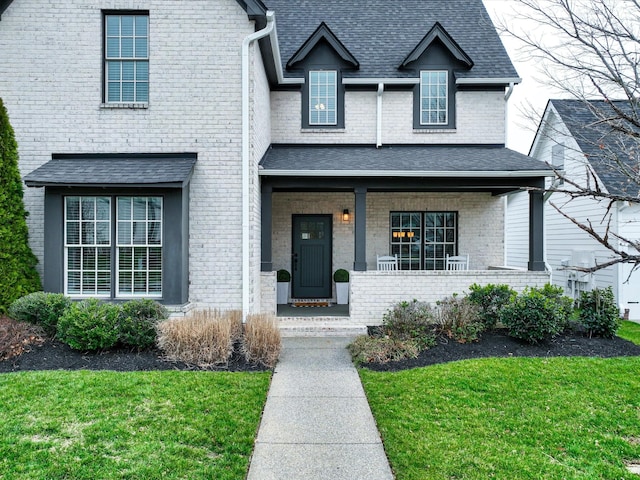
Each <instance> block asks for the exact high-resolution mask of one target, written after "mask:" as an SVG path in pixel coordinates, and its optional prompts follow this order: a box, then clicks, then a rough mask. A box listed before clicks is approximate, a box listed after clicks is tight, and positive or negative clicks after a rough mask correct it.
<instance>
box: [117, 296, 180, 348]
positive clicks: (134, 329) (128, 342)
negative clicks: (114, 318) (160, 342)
mask: <svg viewBox="0 0 640 480" xmlns="http://www.w3.org/2000/svg"><path fill="white" fill-rule="evenodd" d="M167 318H169V312H168V311H167V309H166V308H165V307H164V306H162V305H160V304H159V303H158V302H155V301H153V300H150V299H144V300H129V301H128V302H125V303H123V304H122V311H121V315H120V320H119V322H118V340H119V342H120V343H121V344H122V345H125V346H129V347H138V348H149V347H151V346H153V345H154V344H155V342H156V335H157V332H156V326H157V324H158V322H159V321H161V320H166V319H167Z"/></svg>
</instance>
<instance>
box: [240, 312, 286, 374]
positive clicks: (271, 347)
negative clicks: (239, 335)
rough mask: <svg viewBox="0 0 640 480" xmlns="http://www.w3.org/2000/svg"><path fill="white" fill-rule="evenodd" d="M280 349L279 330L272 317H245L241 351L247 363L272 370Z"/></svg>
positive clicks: (266, 315)
mask: <svg viewBox="0 0 640 480" xmlns="http://www.w3.org/2000/svg"><path fill="white" fill-rule="evenodd" d="M281 348H282V339H281V337H280V330H279V329H278V325H277V324H276V319H275V317H274V316H273V315H268V314H255V315H247V323H246V324H245V326H244V340H243V343H242V351H243V353H244V356H245V358H246V360H247V361H248V362H251V363H255V364H262V365H264V366H265V367H269V368H273V367H275V365H276V363H277V362H278V356H279V355H280V350H281Z"/></svg>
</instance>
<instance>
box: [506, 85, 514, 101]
mask: <svg viewBox="0 0 640 480" xmlns="http://www.w3.org/2000/svg"><path fill="white" fill-rule="evenodd" d="M515 85H516V84H515V83H514V82H511V83H509V90H507V93H506V94H505V96H504V101H505V102H508V101H509V97H510V96H511V94H512V93H513V87H515Z"/></svg>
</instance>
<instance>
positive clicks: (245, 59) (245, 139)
mask: <svg viewBox="0 0 640 480" xmlns="http://www.w3.org/2000/svg"><path fill="white" fill-rule="evenodd" d="M266 17H267V25H266V26H265V27H264V28H263V29H262V30H258V31H257V32H254V33H252V34H250V35H248V36H246V37H245V38H244V40H242V73H241V76H242V80H241V81H242V321H243V322H246V319H247V314H248V313H249V291H250V278H249V276H250V264H249V262H250V248H251V244H250V243H249V233H250V228H249V223H250V221H251V215H250V208H251V203H250V202H249V194H250V168H251V164H250V162H251V156H250V147H251V143H250V137H249V134H250V124H249V116H250V107H251V105H250V103H249V100H250V99H249V87H250V84H249V47H250V46H251V44H252V43H253V42H255V41H256V40H259V39H261V38H264V37H266V36H267V35H269V34H271V32H272V31H273V30H274V28H275V20H276V18H275V14H274V13H273V12H271V11H267V14H266Z"/></svg>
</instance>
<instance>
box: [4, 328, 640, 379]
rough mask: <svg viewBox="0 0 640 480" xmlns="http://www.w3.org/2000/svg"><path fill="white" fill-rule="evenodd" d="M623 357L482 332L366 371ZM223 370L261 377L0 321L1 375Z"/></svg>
mask: <svg viewBox="0 0 640 480" xmlns="http://www.w3.org/2000/svg"><path fill="white" fill-rule="evenodd" d="M573 356H582V357H600V358H609V357H622V356H640V345H635V344H633V343H632V342H629V341H627V340H623V339H621V338H618V337H616V338H612V339H606V338H595V337H594V338H589V337H588V336H587V335H586V333H585V332H584V331H583V330H581V329H580V328H579V327H575V328H573V329H571V330H568V331H567V332H565V333H563V334H562V335H558V336H556V337H554V338H553V339H550V340H548V341H546V342H542V343H540V344H538V345H529V344H527V343H524V342H521V341H518V340H516V339H514V338H511V337H508V336H507V335H505V333H504V332H502V331H500V330H495V331H490V332H484V333H483V334H482V337H481V339H480V341H479V342H473V343H464V344H463V343H457V342H456V341H454V340H447V339H442V338H441V339H439V343H438V345H437V346H435V347H433V348H430V349H429V350H426V351H424V352H422V353H421V354H420V355H419V356H418V358H414V359H408V360H402V361H398V362H389V363H384V364H376V363H369V364H365V365H363V366H365V367H366V368H369V369H371V370H378V371H396V370H405V369H408V368H416V367H424V366H427V365H434V364H437V363H446V362H453V361H456V360H466V359H471V358H488V357H573ZM60 369H62V370H80V369H85V370H116V371H149V370H224V371H244V372H246V371H264V370H269V369H268V368H266V367H259V366H256V365H253V364H250V363H247V362H246V361H245V359H244V357H243V356H242V355H241V354H240V353H239V352H238V351H237V349H236V350H235V351H234V353H233V356H232V357H231V359H230V361H229V362H228V364H224V365H217V366H214V367H210V368H206V369H202V368H199V367H197V366H194V365H188V364H185V363H182V362H171V361H167V360H166V359H164V358H163V356H162V353H161V352H160V351H158V350H155V349H150V350H144V351H140V352H139V351H131V350H123V349H120V350H117V349H116V350H108V351H105V352H80V351H77V350H73V349H71V348H70V347H69V346H67V345H65V344H63V343H60V342H58V341H56V340H52V339H49V338H46V336H45V335H44V334H43V333H42V332H41V331H40V330H38V329H37V328H35V327H33V326H32V325H29V324H24V323H21V322H15V321H13V320H10V319H8V318H6V317H4V318H0V373H5V372H15V371H21V370H60Z"/></svg>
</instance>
